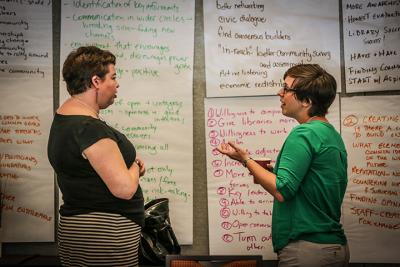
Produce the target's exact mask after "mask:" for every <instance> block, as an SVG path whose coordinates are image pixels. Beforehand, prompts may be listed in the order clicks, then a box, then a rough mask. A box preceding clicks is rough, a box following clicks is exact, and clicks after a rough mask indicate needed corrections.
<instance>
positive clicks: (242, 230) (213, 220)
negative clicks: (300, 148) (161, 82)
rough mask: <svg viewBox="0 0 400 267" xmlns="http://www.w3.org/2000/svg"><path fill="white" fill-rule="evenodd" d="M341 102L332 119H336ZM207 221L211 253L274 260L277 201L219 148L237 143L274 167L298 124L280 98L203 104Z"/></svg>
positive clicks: (220, 99) (246, 99)
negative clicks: (273, 227) (273, 225)
mask: <svg viewBox="0 0 400 267" xmlns="http://www.w3.org/2000/svg"><path fill="white" fill-rule="evenodd" d="M337 106H338V101H337V102H335V103H334V107H335V108H333V109H332V112H331V113H330V117H329V120H331V118H332V120H334V121H338V119H337V118H338V117H339V115H338V113H337V112H335V111H334V110H336V111H337V110H338V109H337ZM205 115H206V118H205V119H206V121H205V126H206V149H207V151H206V152H207V181H208V219H209V240H210V253H211V254H261V255H263V256H264V259H268V260H271V259H275V257H276V255H275V253H274V252H273V249H272V241H271V216H272V203H273V198H272V197H271V195H269V193H267V191H265V190H264V189H263V188H262V187H261V186H259V185H257V184H254V183H253V177H252V176H251V175H250V174H249V172H248V171H247V169H245V168H244V167H243V166H242V164H241V163H239V162H237V161H234V160H231V159H229V158H228V157H227V156H223V155H221V154H220V153H219V152H218V151H216V150H215V147H217V146H218V145H219V144H221V143H222V142H227V141H233V142H235V143H236V144H238V145H239V146H241V147H243V148H247V149H249V151H250V153H251V156H252V157H269V158H271V159H272V165H275V159H276V157H277V155H278V153H279V151H280V149H281V146H282V144H283V142H284V139H285V138H286V136H287V135H288V134H289V132H290V131H291V129H292V128H293V127H294V126H296V125H298V123H297V121H296V120H294V119H291V118H288V117H285V116H283V115H282V112H281V108H280V102H279V98H278V97H257V98H255V97H251V98H241V99H227V98H225V99H224V98H214V99H206V100H205ZM336 127H337V125H336Z"/></svg>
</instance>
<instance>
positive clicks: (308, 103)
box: [301, 98, 312, 108]
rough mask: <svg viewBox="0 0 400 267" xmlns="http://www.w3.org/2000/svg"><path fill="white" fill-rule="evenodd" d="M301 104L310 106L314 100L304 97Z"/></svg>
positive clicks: (306, 106)
mask: <svg viewBox="0 0 400 267" xmlns="http://www.w3.org/2000/svg"><path fill="white" fill-rule="evenodd" d="M301 104H302V105H303V107H305V108H309V107H311V106H312V101H311V99H309V98H306V99H304V100H303V101H302V102H301Z"/></svg>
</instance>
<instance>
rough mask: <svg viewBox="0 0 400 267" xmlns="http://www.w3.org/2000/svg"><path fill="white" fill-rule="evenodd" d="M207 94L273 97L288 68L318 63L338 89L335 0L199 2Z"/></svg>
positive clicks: (338, 62) (337, 12)
mask: <svg viewBox="0 0 400 267" xmlns="http://www.w3.org/2000/svg"><path fill="white" fill-rule="evenodd" d="M203 6H204V41H205V65H206V78H207V80H206V86H207V96H208V97H218V96H252V95H253V96H254V95H275V94H276V93H277V91H278V90H279V89H280V88H281V87H282V85H283V78H282V76H283V74H284V72H285V71H286V70H287V69H288V68H289V67H291V66H294V65H297V64H301V63H318V64H320V65H321V66H322V67H323V68H325V69H326V70H327V71H328V72H329V73H331V74H332V75H333V76H334V77H335V78H336V81H337V82H338V85H339V86H338V92H340V91H341V87H340V81H341V79H340V47H339V46H340V34H339V4H338V1H318V0H301V1H288V0H283V1H282V0H271V1H268V2H266V1H260V0H258V1H242V0H240V1H239V0H235V1H221V0H217V1H203Z"/></svg>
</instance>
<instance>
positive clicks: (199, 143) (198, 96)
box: [3, 0, 400, 267]
mask: <svg viewBox="0 0 400 267" xmlns="http://www.w3.org/2000/svg"><path fill="white" fill-rule="evenodd" d="M210 1H211V0H210ZM340 4H341V1H340ZM195 7H196V16H195V44H194V46H195V51H194V80H193V98H194V99H193V114H194V118H193V123H194V126H193V127H194V129H193V132H194V136H193V140H194V141H193V142H194V144H193V148H194V155H193V157H194V162H193V166H194V168H193V188H194V190H193V191H194V198H193V210H194V212H193V213H194V218H193V221H194V233H193V240H194V241H193V245H191V246H183V248H182V254H208V210H207V178H206V177H207V176H206V175H207V171H206V151H205V150H206V149H205V147H206V146H205V128H204V119H205V116H204V98H205V92H206V87H205V86H206V84H205V66H204V35H203V1H202V0H196V1H195ZM60 13H61V4H60V2H59V1H53V55H54V58H53V88H54V109H56V108H57V107H58V105H59V103H58V99H59V73H60V70H59V65H60V62H59V56H60V20H61V15H60ZM340 28H342V27H340ZM341 36H342V34H341ZM341 51H343V42H341ZM341 58H342V60H341V62H343V55H341ZM341 73H342V85H343V84H345V81H344V67H343V66H342V67H341ZM350 95H351V96H354V95H400V90H396V91H391V92H370V93H353V94H347V93H346V92H345V88H344V90H342V93H341V96H350ZM57 198H58V197H57ZM55 205H56V204H55ZM15 254H17V255H34V254H41V255H56V254H57V249H56V245H55V243H13V244H3V256H6V255H15ZM273 264H275V263H273ZM351 266H366V267H372V266H394V265H391V264H384V265H382V264H351ZM397 266H398V265H397Z"/></svg>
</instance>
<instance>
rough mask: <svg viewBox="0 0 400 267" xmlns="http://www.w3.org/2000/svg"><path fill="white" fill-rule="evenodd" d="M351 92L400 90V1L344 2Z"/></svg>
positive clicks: (346, 57) (347, 80)
mask: <svg viewBox="0 0 400 267" xmlns="http://www.w3.org/2000/svg"><path fill="white" fill-rule="evenodd" d="M342 5H343V28H344V29H343V37H344V55H345V69H346V91H347V92H369V91H386V90H398V89H399V88H400V64H399V62H400V34H399V33H400V15H399V13H400V4H399V1H380V0H370V1H357V0H345V1H343V4H342Z"/></svg>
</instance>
